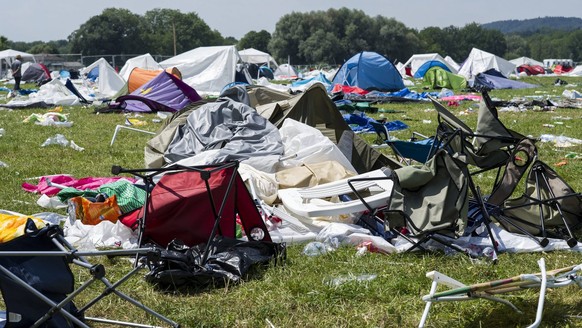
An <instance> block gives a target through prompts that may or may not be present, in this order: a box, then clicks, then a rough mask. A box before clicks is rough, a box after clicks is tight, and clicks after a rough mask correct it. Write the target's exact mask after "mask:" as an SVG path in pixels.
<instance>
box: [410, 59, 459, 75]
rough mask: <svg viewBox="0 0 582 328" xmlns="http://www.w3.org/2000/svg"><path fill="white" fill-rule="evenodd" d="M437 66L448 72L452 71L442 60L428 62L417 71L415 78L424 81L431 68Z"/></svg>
mask: <svg viewBox="0 0 582 328" xmlns="http://www.w3.org/2000/svg"><path fill="white" fill-rule="evenodd" d="M435 66H438V67H441V68H442V69H444V70H445V71H447V72H450V71H451V70H450V69H449V67H448V66H447V65H446V64H445V63H443V62H442V61H440V60H427V61H426V62H424V64H422V65H420V67H419V68H418V69H417V70H416V73H414V76H413V77H414V78H415V79H422V78H423V77H424V74H426V72H427V71H428V70H429V69H430V68H431V67H435Z"/></svg>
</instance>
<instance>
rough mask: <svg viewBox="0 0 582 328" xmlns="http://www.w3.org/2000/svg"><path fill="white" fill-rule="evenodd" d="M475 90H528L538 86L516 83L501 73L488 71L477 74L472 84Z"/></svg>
mask: <svg viewBox="0 0 582 328" xmlns="http://www.w3.org/2000/svg"><path fill="white" fill-rule="evenodd" d="M472 87H473V88H476V89H479V88H483V87H484V88H487V89H489V90H494V89H527V88H536V87H537V85H535V84H530V83H525V82H520V81H514V80H511V79H508V78H506V77H504V76H503V75H502V74H501V73H500V72H498V71H496V70H488V71H486V72H483V73H479V74H477V76H475V79H474V81H473V84H472Z"/></svg>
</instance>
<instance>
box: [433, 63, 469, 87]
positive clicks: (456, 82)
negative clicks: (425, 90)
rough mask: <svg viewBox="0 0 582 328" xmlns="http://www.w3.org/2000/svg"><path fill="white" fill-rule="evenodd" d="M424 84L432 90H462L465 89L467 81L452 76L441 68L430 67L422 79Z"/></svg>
mask: <svg viewBox="0 0 582 328" xmlns="http://www.w3.org/2000/svg"><path fill="white" fill-rule="evenodd" d="M423 80H424V83H426V84H427V85H429V86H430V87H431V88H432V89H438V88H447V89H451V90H462V89H466V88H467V80H465V78H464V77H463V76H461V75H458V74H453V73H451V72H448V71H446V70H445V69H443V68H442V67H438V66H437V67H431V68H430V69H429V70H428V71H427V72H426V73H425V74H424V77H423Z"/></svg>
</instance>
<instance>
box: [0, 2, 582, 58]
mask: <svg viewBox="0 0 582 328" xmlns="http://www.w3.org/2000/svg"><path fill="white" fill-rule="evenodd" d="M580 41H582V30H576V31H563V30H544V31H540V32H538V33H529V34H517V33H512V34H503V33H502V32H500V31H498V30H493V29H486V28H483V27H482V26H481V25H479V24H477V23H471V24H467V25H465V26H463V27H455V26H448V27H444V28H441V27H427V28H424V29H421V30H416V29H413V28H409V27H407V26H406V25H404V24H403V23H402V22H399V21H398V20H396V19H395V18H387V17H384V16H379V15H378V16H374V17H371V16H369V15H367V14H365V13H364V12H363V11H361V10H356V9H348V8H340V9H329V10H326V11H312V12H307V13H299V12H293V13H290V14H287V15H284V16H282V17H281V18H280V19H279V21H278V22H277V23H276V26H275V29H274V31H273V33H272V34H271V33H269V32H267V31H265V30H261V31H250V32H248V33H246V34H245V35H244V36H243V37H242V38H241V39H240V40H236V39H235V38H233V37H224V36H222V35H221V34H220V32H218V31H217V30H215V29H212V28H211V27H210V26H208V24H206V23H205V22H204V20H202V19H201V18H200V17H199V16H198V14H197V13H195V12H189V13H182V12H181V11H179V10H174V9H154V10H150V11H147V12H146V13H145V14H144V15H137V14H134V13H132V12H131V11H129V10H127V9H119V8H107V9H105V10H103V12H102V13H101V14H99V15H96V16H93V17H91V18H89V20H87V21H86V22H85V23H84V24H82V25H81V26H80V27H79V28H78V29H77V30H75V31H73V32H72V33H71V34H70V35H69V37H68V38H67V40H57V41H48V42H43V41H35V42H16V41H10V40H8V39H7V38H6V37H3V36H0V50H3V49H8V48H12V49H15V50H20V51H25V52H29V53H33V54H41V53H45V54H46V53H50V54H65V53H82V54H83V55H85V56H90V55H93V56H95V55H108V54H144V53H151V54H157V55H163V56H173V55H175V54H179V53H182V52H185V51H188V50H191V49H194V48H197V47H201V46H217V45H236V46H237V48H238V49H246V48H255V49H258V50H262V51H266V52H269V53H271V55H273V57H275V58H276V59H277V60H278V61H279V62H287V61H290V62H291V63H292V64H296V65H303V64H331V65H339V64H341V63H343V62H344V61H345V60H347V59H348V58H350V57H351V56H352V55H354V54H355V53H358V52H360V51H363V50H367V51H375V52H378V53H380V54H382V55H384V56H386V57H387V58H389V59H390V60H392V61H394V62H397V61H400V62H404V61H406V60H407V59H408V58H409V57H410V56H412V55H413V54H418V53H432V52H436V53H439V54H441V55H442V56H451V57H452V58H453V59H454V60H457V61H459V62H461V61H463V60H464V59H465V58H466V57H467V55H468V54H469V52H470V51H471V49H472V48H474V47H475V48H479V49H481V50H484V51H488V52H491V53H494V54H496V55H499V56H502V57H504V58H507V59H513V58H517V57H521V56H528V57H532V58H535V59H538V60H541V59H544V58H571V59H573V60H574V61H576V62H577V61H582V42H580Z"/></svg>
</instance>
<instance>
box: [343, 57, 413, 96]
mask: <svg viewBox="0 0 582 328" xmlns="http://www.w3.org/2000/svg"><path fill="white" fill-rule="evenodd" d="M332 83H333V84H334V85H335V84H340V85H348V86H351V87H359V88H362V89H364V90H380V91H394V90H400V89H402V88H404V83H403V82H402V76H401V75H400V73H399V72H398V70H397V69H396V67H394V65H393V64H392V63H391V62H390V61H389V60H388V59H386V58H385V57H384V56H382V55H380V54H378V53H376V52H370V51H362V52H360V53H358V54H356V55H354V56H353V57H352V58H350V59H348V61H346V62H345V63H344V64H343V65H342V66H341V67H340V69H339V70H338V71H337V73H336V74H335V76H334V78H333V80H332Z"/></svg>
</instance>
